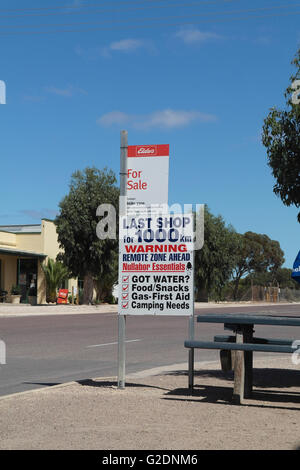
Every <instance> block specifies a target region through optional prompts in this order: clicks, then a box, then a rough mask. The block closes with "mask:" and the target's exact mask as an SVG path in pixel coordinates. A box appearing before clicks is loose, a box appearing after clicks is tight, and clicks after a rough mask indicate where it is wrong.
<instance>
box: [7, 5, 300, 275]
mask: <svg viewBox="0 0 300 470" xmlns="http://www.w3.org/2000/svg"><path fill="white" fill-rule="evenodd" d="M57 7H66V8H57ZM73 7H79V8H73ZM47 8H48V9H47ZM297 13H298V14H297ZM153 18H165V19H163V20H153ZM299 20H300V1H296V0H294V1H293V0H286V1H283V0H281V1H280V0H260V1H258V0H252V1H250V0H232V1H229V0H227V1H224V0H223V1H222V0H219V1H218V0H215V1H212V0H207V1H202V2H201V1H197V0H190V1H189V0H185V1H184V0H181V1H180V0H173V1H172V0H157V1H154V0H143V1H142V0H141V1H134V0H132V1H124V0H123V1H121V0H120V1H118V0H116V1H114V0H111V1H105V0H102V1H101V0H90V1H88V0H86V1H79V0H75V1H73V0H69V2H68V1H64V0H51V1H50V0H44V1H41V0H40V1H37V0H36V1H34V0H27V1H26V2H24V1H21V0H20V1H17V0H1V1H0V57H1V60H0V80H4V81H5V83H6V87H7V102H6V105H0V155H1V167H0V174H1V185H0V197H1V202H2V204H1V209H0V224H21V223H23V224H26V223H27V224H30V223H39V221H40V218H41V217H48V218H53V217H54V215H55V213H56V211H57V210H58V204H59V201H60V200H61V199H62V197H63V196H64V195H65V194H66V193H67V192H68V185H69V182H70V177H71V174H72V173H73V172H74V171H75V170H77V169H84V168H85V167H87V166H96V167H98V168H103V167H105V166H107V167H109V168H112V169H113V170H114V171H115V173H116V174H118V172H119V140H120V130H121V129H127V130H128V138H129V144H131V145H135V144H159V143H161V144H165V143H166V144H170V150H171V157H170V185H169V202H170V203H175V202H179V203H182V204H183V203H199V204H200V203H205V204H207V205H208V207H209V208H210V210H211V211H212V213H213V214H215V215H219V214H221V215H222V216H223V217H224V219H225V221H226V223H227V224H232V225H233V226H234V228H235V229H236V230H237V231H238V232H241V233H244V232H245V231H248V230H252V231H255V232H258V233H265V234H267V235H268V236H269V237H270V238H272V239H274V240H278V241H279V242H280V245H281V247H282V249H283V250H284V252H285V258H286V263H285V266H287V267H291V266H292V263H293V261H294V259H295V257H296V254H297V252H298V251H299V249H300V242H299V241H300V240H299V239H300V237H299V234H300V225H299V224H298V223H297V212H298V211H297V209H296V208H294V207H290V208H288V207H285V206H284V205H283V204H282V202H281V200H280V199H279V198H277V197H276V196H275V195H274V193H273V191H272V188H273V184H274V180H273V178H272V175H271V171H270V169H269V167H268V166H267V161H266V151H265V149H264V147H263V146H262V144H261V142H260V135H261V128H262V124H263V119H264V117H265V116H266V115H267V113H268V110H269V109H270V107H272V106H275V105H276V106H278V107H282V106H284V96H283V93H284V91H285V89H286V88H287V86H288V84H289V77H290V76H291V74H292V73H293V68H292V66H291V61H292V59H293V57H294V55H295V54H296V51H297V49H298V48H299V47H300V21H299ZM62 30H63V31H62ZM66 30H71V31H72V32H66ZM49 31H51V32H50V33H49Z"/></svg>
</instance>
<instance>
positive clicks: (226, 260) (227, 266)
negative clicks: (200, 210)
mask: <svg viewBox="0 0 300 470" xmlns="http://www.w3.org/2000/svg"><path fill="white" fill-rule="evenodd" d="M235 246H236V232H235V231H234V229H233V227H232V226H230V225H229V226H226V224H225V221H224V220H223V218H222V217H221V216H218V217H216V216H214V215H213V214H211V213H210V211H209V209H208V208H207V207H205V213H204V245H203V248H202V249H201V250H197V251H196V252H195V287H196V298H197V299H198V300H199V299H200V293H201V291H206V293H207V294H208V296H210V297H212V296H214V297H216V298H218V299H219V298H220V297H221V292H222V289H223V287H224V285H225V284H226V282H227V281H228V279H229V278H230V276H231V273H232V270H233V268H234V259H233V256H232V253H233V251H234V249H235Z"/></svg>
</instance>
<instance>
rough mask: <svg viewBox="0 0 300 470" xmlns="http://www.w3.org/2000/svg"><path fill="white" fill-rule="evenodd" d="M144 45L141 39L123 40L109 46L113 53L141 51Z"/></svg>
mask: <svg viewBox="0 0 300 470" xmlns="http://www.w3.org/2000/svg"><path fill="white" fill-rule="evenodd" d="M143 45H144V43H143V41H141V40H139V39H122V40H121V41H115V42H112V43H111V44H110V45H109V49H110V50H111V51H121V52H131V51H135V50H136V49H139V48H140V47H142V46H143Z"/></svg>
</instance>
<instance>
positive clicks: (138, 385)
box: [0, 355, 300, 450]
mask: <svg viewBox="0 0 300 470" xmlns="http://www.w3.org/2000/svg"><path fill="white" fill-rule="evenodd" d="M196 367H197V372H196V377H195V390H194V392H193V394H192V395H191V394H190V393H189V391H188V388H187V375H186V364H179V365H176V366H172V367H169V368H167V369H166V368H165V369H164V370H163V369H156V370H150V371H144V372H143V373H139V374H132V375H130V376H128V377H127V380H126V388H125V390H119V389H118V388H117V386H116V378H98V379H94V380H86V381H83V382H81V383H74V382H73V383H70V384H66V385H63V386H56V387H52V388H49V389H42V390H35V391H30V392H25V393H20V394H16V395H10V396H7V397H3V398H1V399H0V416H1V424H0V449H2V450H3V449H79V450H81V449H96V450H103V449H105V450H223V449H232V450H240V449H247V450H254V449H257V450H279V449H283V450H293V449H297V448H298V447H299V446H300V432H299V431H300V421H299V416H300V414H299V413H300V392H299V385H300V365H299V366H297V365H294V364H293V363H292V361H291V357H290V356H288V357H287V356H284V357H281V356H279V355H278V356H277V357H276V358H274V355H273V356H272V357H271V358H270V359H269V358H267V359H264V360H261V359H257V360H254V367H255V370H254V394H253V398H251V400H246V401H245V404H244V405H242V406H236V405H232V404H231V395H232V386H233V382H232V378H233V375H232V373H231V372H230V373H227V374H224V373H223V372H222V371H221V370H220V366H219V363H198V364H196ZM0 373H1V371H0Z"/></svg>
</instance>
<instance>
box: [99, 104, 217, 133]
mask: <svg viewBox="0 0 300 470" xmlns="http://www.w3.org/2000/svg"><path fill="white" fill-rule="evenodd" d="M216 120H217V117H216V116H215V115H213V114H205V113H201V112H200V111H185V110H173V109H164V110H160V111H155V112H153V113H149V114H137V115H134V114H127V113H123V112H121V111H111V112H109V113H106V114H103V115H102V116H101V117H100V118H99V119H98V120H97V123H98V124H99V125H101V126H112V125H124V124H126V125H129V126H131V127H134V128H135V129H152V128H159V129H176V128H180V127H185V126H188V125H189V124H191V123H193V122H195V121H197V122H202V123H208V122H214V121H216Z"/></svg>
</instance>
